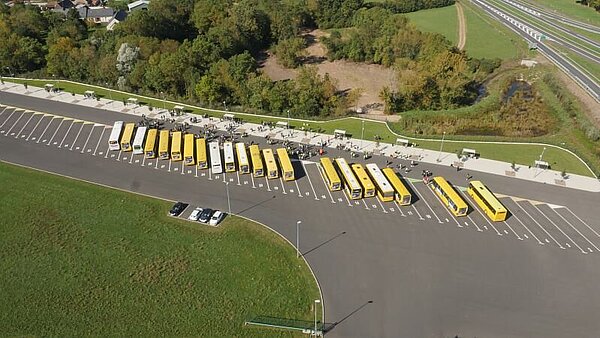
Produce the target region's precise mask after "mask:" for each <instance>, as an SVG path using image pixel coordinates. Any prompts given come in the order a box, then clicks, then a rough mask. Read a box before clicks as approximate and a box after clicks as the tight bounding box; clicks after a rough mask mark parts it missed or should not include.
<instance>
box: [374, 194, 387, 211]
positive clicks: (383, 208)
mask: <svg viewBox="0 0 600 338" xmlns="http://www.w3.org/2000/svg"><path fill="white" fill-rule="evenodd" d="M375 198H376V199H377V202H379V205H380V206H381V210H383V213H384V214H387V213H388V211H387V210H386V209H385V207H384V206H383V203H381V200H380V199H379V197H375Z"/></svg>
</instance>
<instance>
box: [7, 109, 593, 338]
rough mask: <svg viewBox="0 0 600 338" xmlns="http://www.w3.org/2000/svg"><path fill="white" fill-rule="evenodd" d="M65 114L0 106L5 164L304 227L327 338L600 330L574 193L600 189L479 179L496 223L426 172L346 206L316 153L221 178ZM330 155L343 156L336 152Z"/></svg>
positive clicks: (586, 220)
mask: <svg viewBox="0 0 600 338" xmlns="http://www.w3.org/2000/svg"><path fill="white" fill-rule="evenodd" d="M67 113H68V112H67ZM65 115H68V116H69V117H67V118H65V117H63V116H62V115H60V116H59V115H52V114H37V113H32V112H29V111H26V110H15V109H12V108H5V107H0V159H2V160H5V161H9V162H13V163H20V164H23V165H28V166H31V167H35V168H39V169H44V170H48V171H51V172H57V173H61V174H64V175H68V176H72V177H77V178H81V179H86V180H90V181H93V182H98V183H103V184H107V185H110V186H114V187H118V188H122V189H126V190H131V191H135V192H140V193H145V194H149V195H153V196H160V197H163V198H169V199H173V200H183V201H185V202H188V203H191V205H201V206H207V207H213V208H219V209H221V210H227V202H226V199H225V195H226V191H227V189H229V192H230V195H231V202H232V203H231V204H232V212H233V213H234V214H241V215H243V216H246V217H250V218H252V219H256V220H258V221H261V222H263V223H265V224H267V225H269V226H271V227H273V228H274V229H276V230H277V231H278V232H280V233H281V234H283V235H284V236H286V237H287V238H288V239H290V240H291V241H292V242H294V241H295V228H294V226H295V222H296V220H297V219H298V220H302V222H303V223H302V235H301V237H302V241H301V245H300V249H301V252H302V253H303V255H304V256H305V257H306V259H307V260H308V261H309V263H310V264H311V266H312V267H313V269H314V270H315V273H316V275H317V277H318V279H319V281H320V284H321V287H322V289H323V293H324V300H325V306H326V321H327V322H329V323H332V324H335V325H334V329H333V330H332V331H331V332H330V333H329V335H331V336H340V337H346V336H356V337H367V336H378V337H380V336H389V337H397V336H406V337H409V336H410V337H425V336H428V337H429V336H432V337H434V336H435V337H440V336H452V337H454V335H459V336H461V335H465V336H475V335H476V336H486V337H506V336H511V337H512V336H516V337H518V336H523V337H525V336H546V337H564V336H583V337H592V336H594V334H595V333H597V332H600V326H599V324H598V323H597V321H596V320H595V314H596V313H597V311H598V310H600V305H599V304H600V299H599V298H598V296H597V295H596V293H595V292H593V290H595V285H596V281H597V280H598V278H599V277H600V276H599V272H598V271H600V269H598V258H597V257H596V255H597V254H598V253H600V249H599V246H600V235H599V233H598V230H597V229H598V228H599V224H598V219H599V218H598V217H595V214H594V209H593V208H590V207H589V205H594V203H595V202H594V200H593V199H591V200H590V199H589V198H587V199H586V202H584V203H578V201H577V199H576V198H573V196H580V197H581V196H584V197H588V196H592V197H593V198H596V200H595V201H598V196H597V194H596V195H591V194H587V193H581V194H579V193H578V192H576V191H567V192H566V194H565V196H564V197H557V196H555V195H557V194H558V193H557V192H561V190H560V188H555V187H552V188H550V187H544V186H542V187H537V186H535V184H533V183H526V184H527V185H529V186H528V187H527V188H522V187H521V188H520V190H519V188H514V189H512V186H513V185H514V183H513V182H509V181H506V182H507V183H505V181H498V180H497V179H496V180H494V178H489V179H488V180H485V178H486V177H485V176H483V175H480V176H483V177H484V178H482V180H483V181H484V182H486V183H487V182H491V184H489V185H490V187H491V188H492V190H493V191H500V192H501V194H500V200H501V201H502V202H503V203H504V204H505V205H506V206H507V208H508V209H509V211H510V212H511V215H510V217H509V218H508V219H507V220H506V221H505V222H493V223H492V222H489V221H488V220H487V218H485V217H484V216H483V214H482V213H481V212H480V211H479V209H477V208H476V207H475V208H473V207H474V206H475V204H474V203H473V202H472V200H471V199H470V197H468V196H467V195H466V194H465V193H464V191H462V192H461V194H462V196H463V197H464V199H465V200H466V201H468V202H469V204H470V206H471V208H470V209H471V210H470V212H469V214H468V216H467V217H461V218H456V217H454V216H453V215H452V214H451V213H450V212H448V210H447V209H446V208H445V207H443V206H442V204H441V203H440V202H439V200H438V199H437V197H436V196H435V195H434V194H433V193H432V192H431V190H430V189H429V188H428V187H427V186H426V185H424V184H423V183H422V182H420V181H419V180H418V179H417V177H418V172H420V170H419V168H418V166H417V168H415V170H414V172H412V173H411V174H410V175H407V176H409V177H407V179H406V182H407V183H408V185H409V187H410V189H411V190H412V191H413V201H414V203H413V205H411V206H408V207H398V206H397V205H395V204H394V203H389V202H388V203H383V202H380V201H379V200H378V199H377V198H371V199H364V200H360V201H351V200H349V199H348V198H347V197H346V195H345V194H344V193H343V192H329V190H328V189H327V188H326V186H325V183H324V181H323V178H322V177H321V174H320V171H319V169H318V165H319V164H318V163H316V161H317V159H316V158H313V159H311V160H309V161H294V166H295V169H296V175H297V177H299V178H298V179H297V180H296V181H293V182H284V181H283V180H281V179H278V180H267V179H265V178H260V179H255V178H253V177H252V176H250V175H239V174H238V173H230V174H219V175H213V174H212V173H211V172H210V171H201V170H197V169H196V167H186V166H184V165H183V164H182V163H181V162H171V161H160V160H148V159H145V158H143V157H142V156H141V155H136V156H133V155H132V154H131V153H123V152H110V151H108V137H109V134H110V128H111V127H110V120H107V119H106V116H103V117H102V118H101V119H97V120H96V119H90V118H89V117H91V113H89V112H86V113H85V114H81V117H80V118H81V120H80V119H78V116H77V115H76V114H73V113H68V114H65ZM115 115H116V116H117V117H120V119H122V120H125V121H134V122H135V121H136V120H135V119H134V117H133V116H130V115H120V116H119V114H115ZM83 118H86V119H85V120H84V119H83ZM253 140H254V141H255V142H258V143H260V146H261V147H268V146H267V145H266V143H265V142H264V140H260V139H253ZM274 147H275V146H273V148H274ZM328 155H329V156H332V157H335V156H337V155H342V156H345V157H346V158H348V156H347V154H346V153H343V152H336V151H334V150H332V151H331V152H330V154H328ZM373 161H375V162H377V163H378V164H379V165H383V164H384V163H385V159H379V158H374V159H373ZM396 162H397V163H402V161H401V160H397V161H396ZM404 164H408V163H404ZM444 170H446V171H444ZM434 171H435V173H436V174H437V173H440V174H442V175H444V176H446V177H448V178H449V180H450V181H451V183H453V184H454V185H455V186H458V187H460V186H465V185H466V183H467V182H466V180H465V179H464V178H463V175H462V173H461V174H460V175H458V174H454V173H453V171H451V170H448V169H444V168H436V169H434ZM445 172H447V173H448V175H445V174H444V173H445ZM411 175H412V177H410V176H411ZM452 175H454V176H452ZM503 179H504V180H508V179H506V178H503ZM498 182H500V183H498ZM517 185H521V186H523V185H525V183H521V182H519V183H518V184H517ZM512 190H514V192H515V193H514V194H510V193H507V192H510V191H512ZM529 191H530V193H528V192H529ZM565 191H566V190H565ZM544 197H546V198H544ZM569 200H571V201H572V202H571V203H568V201H569ZM191 210H192V209H190V207H188V209H187V210H186V212H191ZM585 210H588V211H587V212H586V211H585ZM370 301H371V302H370Z"/></svg>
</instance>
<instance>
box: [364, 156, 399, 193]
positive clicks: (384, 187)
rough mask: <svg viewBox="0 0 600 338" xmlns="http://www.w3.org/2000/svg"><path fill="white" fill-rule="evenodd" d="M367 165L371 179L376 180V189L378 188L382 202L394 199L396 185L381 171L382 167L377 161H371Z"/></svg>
mask: <svg viewBox="0 0 600 338" xmlns="http://www.w3.org/2000/svg"><path fill="white" fill-rule="evenodd" d="M365 167H367V173H368V174H369V176H371V179H373V181H374V182H375V189H376V190H377V196H378V197H379V199H380V200H381V201H382V202H389V201H393V200H394V187H392V185H391V184H390V182H389V181H388V179H387V178H386V177H385V175H384V174H383V173H382V172H381V169H379V167H378V166H377V164H375V163H369V164H367V165H366V166H365Z"/></svg>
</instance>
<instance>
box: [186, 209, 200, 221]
mask: <svg viewBox="0 0 600 338" xmlns="http://www.w3.org/2000/svg"><path fill="white" fill-rule="evenodd" d="M201 213H202V208H196V209H194V211H192V213H191V214H190V216H189V217H188V219H189V220H190V221H197V220H198V217H200V214H201Z"/></svg>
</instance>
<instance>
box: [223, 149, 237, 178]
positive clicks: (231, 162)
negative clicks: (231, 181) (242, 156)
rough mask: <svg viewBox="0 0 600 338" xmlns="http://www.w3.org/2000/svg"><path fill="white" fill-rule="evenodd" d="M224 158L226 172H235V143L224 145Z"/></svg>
mask: <svg viewBox="0 0 600 338" xmlns="http://www.w3.org/2000/svg"><path fill="white" fill-rule="evenodd" d="M223 158H224V159H225V172H228V173H230V172H233V171H235V157H234V155H233V143H231V142H225V143H223Z"/></svg>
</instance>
